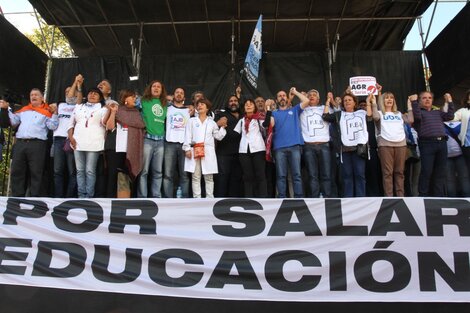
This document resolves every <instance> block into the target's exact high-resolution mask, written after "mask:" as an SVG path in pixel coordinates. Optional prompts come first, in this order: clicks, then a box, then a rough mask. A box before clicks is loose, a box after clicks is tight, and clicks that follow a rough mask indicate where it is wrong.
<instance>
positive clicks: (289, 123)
mask: <svg viewBox="0 0 470 313" xmlns="http://www.w3.org/2000/svg"><path fill="white" fill-rule="evenodd" d="M289 94H290V95H291V96H297V97H298V98H299V99H300V101H301V102H300V103H299V104H297V105H296V106H294V107H289V104H288V98H287V94H286V92H285V91H283V90H281V91H279V92H278V93H277V95H276V100H277V103H278V110H277V111H274V112H272V118H271V124H272V125H273V127H274V136H273V150H274V160H275V162H276V185H277V196H278V198H285V197H286V194H287V167H288V166H289V167H290V171H291V173H292V181H293V187H294V197H295V198H302V197H303V190H302V177H301V171H300V158H301V153H302V145H303V144H304V140H303V138H302V132H301V128H300V114H301V113H302V112H303V110H304V109H305V108H306V107H307V105H308V102H309V100H308V98H307V97H306V96H305V95H303V94H302V93H300V92H298V91H297V90H296V89H295V87H292V88H291V89H290V92H289ZM271 101H272V100H271ZM271 101H270V102H271ZM266 104H268V101H267V103H266Z"/></svg>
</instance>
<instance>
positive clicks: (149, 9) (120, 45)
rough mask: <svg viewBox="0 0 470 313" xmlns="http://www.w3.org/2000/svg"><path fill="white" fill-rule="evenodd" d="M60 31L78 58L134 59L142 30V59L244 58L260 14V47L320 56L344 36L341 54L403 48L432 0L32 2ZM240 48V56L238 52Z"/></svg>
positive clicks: (112, 0) (113, 0) (57, 0)
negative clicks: (167, 55) (181, 55)
mask: <svg viewBox="0 0 470 313" xmlns="http://www.w3.org/2000/svg"><path fill="white" fill-rule="evenodd" d="M30 2H31V4H32V5H33V6H34V7H35V8H36V9H37V10H38V11H39V13H40V14H41V16H43V17H44V19H45V20H46V21H47V23H48V24H51V25H56V26H58V27H60V28H61V29H62V31H63V32H64V34H65V35H66V36H67V38H68V39H69V41H70V43H71V45H72V48H73V49H74V51H75V53H76V55H77V56H79V57H83V56H85V57H89V56H107V55H113V56H129V55H130V54H131V53H130V45H129V40H130V38H134V39H138V38H139V36H140V30H141V26H142V35H143V53H144V54H145V55H154V54H158V53H175V52H181V53H201V52H211V53H214V52H215V53H226V52H228V51H230V50H231V36H232V34H233V35H234V43H235V49H236V50H238V51H242V53H245V50H246V48H247V47H248V43H249V41H250V39H251V35H252V33H253V29H254V26H255V23H256V20H257V19H258V16H259V15H260V14H263V46H264V47H263V48H264V50H265V51H269V52H299V51H318V50H324V49H325V48H326V47H327V41H330V42H333V41H334V40H335V38H336V35H337V34H338V35H339V38H340V41H339V45H338V49H339V50H354V51H363V50H402V48H403V40H404V39H405V37H406V35H407V34H408V32H409V31H410V29H411V27H412V25H413V22H414V20H415V19H416V17H417V16H420V15H421V14H422V13H423V12H424V11H425V10H426V9H427V8H428V7H429V5H430V4H431V3H432V0H418V1H410V0H396V1H390V0H362V1H349V0H344V1H329V0H295V1H292V0H263V1H249V0H172V1H163V0H158V1H147V0H127V1H116V0H97V1H79V2H77V1H63V0H30ZM239 49H241V50H239Z"/></svg>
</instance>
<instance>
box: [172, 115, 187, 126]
mask: <svg viewBox="0 0 470 313" xmlns="http://www.w3.org/2000/svg"><path fill="white" fill-rule="evenodd" d="M185 126H186V119H185V118H184V115H182V114H179V113H176V114H174V115H172V116H171V117H170V128H171V129H175V130H184V129H185Z"/></svg>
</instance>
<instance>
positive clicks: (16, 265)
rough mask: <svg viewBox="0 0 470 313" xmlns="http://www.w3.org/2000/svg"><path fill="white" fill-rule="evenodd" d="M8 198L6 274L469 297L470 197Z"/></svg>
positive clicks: (158, 289)
mask: <svg viewBox="0 0 470 313" xmlns="http://www.w3.org/2000/svg"><path fill="white" fill-rule="evenodd" d="M0 204H1V206H0V208H1V212H0V213H1V225H0V283H2V284H9V285H27V286H40V287H54V288H64V289H77V290H91V291H106V292H120V293H131V294H144V295H161V296H177V297H194V298H214V299H234V300H237V299H239V300H267V301H322V302H323V301H328V302H334V301H343V302H349V301H366V302H371V301H372V302H374V301H380V302H395V301H411V302H434V301H436V302H469V301H470V261H469V249H470V239H469V236H470V204H469V200H468V199H422V198H357V199H263V200H255V199H158V200H157V199H128V200H118V199H115V200H113V199H89V200H83V199H49V198H36V199H18V198H0Z"/></svg>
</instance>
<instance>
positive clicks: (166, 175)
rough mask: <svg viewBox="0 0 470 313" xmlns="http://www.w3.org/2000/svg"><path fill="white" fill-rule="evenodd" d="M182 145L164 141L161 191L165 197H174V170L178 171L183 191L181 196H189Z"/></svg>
mask: <svg viewBox="0 0 470 313" xmlns="http://www.w3.org/2000/svg"><path fill="white" fill-rule="evenodd" d="M182 147H183V145H182V144H181V143H178V142H165V157H164V159H165V161H164V162H163V191H164V192H165V197H167V198H174V197H175V194H174V182H173V180H174V179H173V178H174V175H175V171H177V172H178V178H179V185H180V186H181V191H182V193H183V198H189V178H188V173H186V172H185V171H184V158H185V155H184V151H183V148H182Z"/></svg>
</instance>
